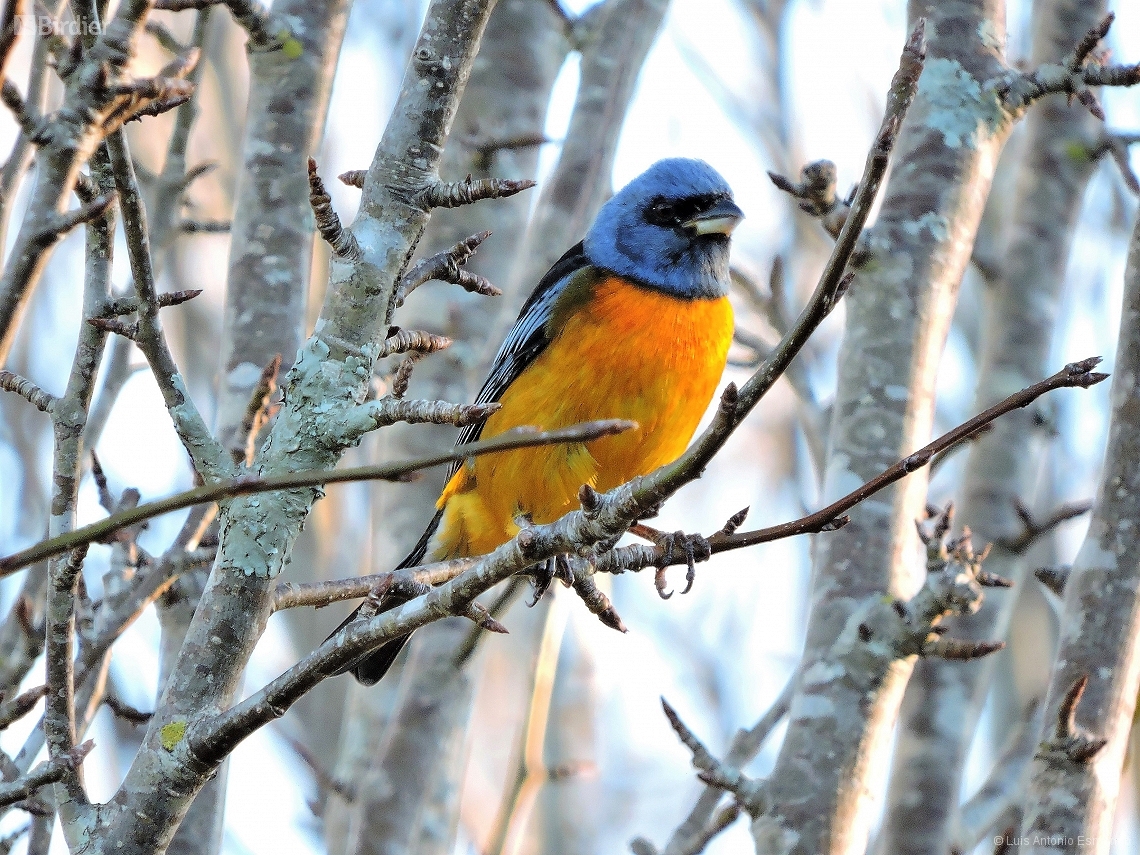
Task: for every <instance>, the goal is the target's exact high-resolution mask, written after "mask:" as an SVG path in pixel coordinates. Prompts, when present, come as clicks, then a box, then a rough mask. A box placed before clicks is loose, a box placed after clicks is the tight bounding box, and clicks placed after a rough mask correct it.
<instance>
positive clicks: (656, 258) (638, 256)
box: [584, 158, 732, 298]
mask: <svg viewBox="0 0 1140 855" xmlns="http://www.w3.org/2000/svg"><path fill="white" fill-rule="evenodd" d="M711 197H716V198H721V199H728V200H731V199H732V189H731V188H730V187H729V186H728V182H726V181H725V180H724V178H722V177H721V175H720V173H718V172H717V171H716V170H715V169H713V168H712V167H711V166H709V165H708V164H707V163H705V162H704V161H703V160H690V159H688V158H670V159H668V160H659V161H657V163H655V164H653V165H652V166H651V167H649V169H647V170H646V171H645V172H643V173H641V175H639V176H637V178H635V179H633V181H631V182H629V184H627V185H626V186H625V187H623V188H622V189H621V190H620V191H619V192H618V193H617V194H616V195H615V196H614V197H613V198H612V199H610V200H609V201H608V202H606V204H605V205H603V206H602V209H601V210H600V211H599V212H598V216H597V218H596V219H595V220H594V224H593V225H592V226H591V227H590V231H589V232H588V233H587V235H586V240H585V247H584V248H585V252H586V257H587V258H589V260H590V262H591V263H592V264H594V265H595V266H597V267H602V268H605V269H607V270H610V271H612V272H614V273H616V274H618V275H619V276H622V277H625V278H627V279H633V280H635V281H637V282H640V283H642V284H644V285H648V286H649V287H651V288H656V289H658V290H660V291H664V292H666V293H668V294H672V295H674V296H677V297H689V298H694V297H722V296H724V295H725V294H727V293H728V285H729V274H728V250H729V240H728V235H727V234H711V235H709V234H705V235H700V234H696V233H694V232H692V231H690V230H687V229H684V228H681V227H679V226H676V227H668V226H665V225H658V224H655V223H653V222H650V219H652V217H650V218H649V219H647V214H648V213H649V212H650V209H651V207H652V206H655V205H658V206H659V205H661V204H662V203H663V202H664V203H671V202H683V201H684V200H687V199H694V198H711Z"/></svg>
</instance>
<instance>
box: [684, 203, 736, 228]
mask: <svg viewBox="0 0 1140 855" xmlns="http://www.w3.org/2000/svg"><path fill="white" fill-rule="evenodd" d="M743 219H744V212H743V211H742V210H740V208H738V207H736V203H735V202H733V201H732V200H731V199H721V200H720V201H719V202H717V203H716V204H715V205H713V206H712V207H711V208H709V209H708V210H707V211H705V212H704V213H703V214H701V215H700V216H696V217H693V218H692V219H691V220H688V221H686V222H684V223H682V224H681V225H682V226H683V227H684V228H686V229H688V230H689V231H691V232H694V233H695V234H698V235H714V234H716V235H730V234H732V230H733V229H735V228H736V227H737V225H739V223H740V221H741V220H743Z"/></svg>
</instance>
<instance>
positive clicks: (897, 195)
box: [752, 2, 1012, 855]
mask: <svg viewBox="0 0 1140 855" xmlns="http://www.w3.org/2000/svg"><path fill="white" fill-rule="evenodd" d="M918 17H925V19H926V35H927V40H928V54H927V56H928V58H927V62H926V68H925V71H924V72H923V75H922V78H921V81H920V85H919V90H918V94H917V96H916V99H915V102H914V105H913V106H912V107H911V109H910V111H909V113H908V115H907V118H906V121H905V123H904V126H903V130H902V133H901V135H900V138H899V143H898V146H897V150H896V151H897V154H896V156H895V160H894V166H893V171H892V173H891V176H890V179H889V181H888V184H887V188H886V192H885V198H884V201H883V206H882V210H881V212H880V214H879V219H878V221H877V223H876V224H875V226H874V227H873V228H872V229H871V230H870V232H869V234H868V235H867V239H866V246H867V248H868V250H869V252H870V257H869V259H867V260H866V261H865V262H864V263H863V264H862V266H861V267H860V268H859V270H858V273H857V275H856V278H855V281H854V283H853V284H852V286H851V296H850V297H849V298H848V302H847V322H846V330H845V336H844V342H843V348H842V351H841V354H840V359H839V377H838V395H837V400H836V403H835V416H834V421H833V423H832V428H831V445H830V449H829V452H828V464H827V472H826V477H825V487H824V501H830V500H831V499H833V498H835V497H837V496H839V495H842V494H843V493H845V492H847V491H848V490H849V489H852V488H853V487H855V486H857V485H858V484H859V483H860V482H863V481H866V480H868V479H869V478H870V477H872V476H874V475H875V474H877V473H878V472H879V471H881V470H882V469H884V468H886V467H887V466H888V465H890V463H891V462H892V461H894V460H896V459H898V458H899V457H902V456H905V455H906V454H908V453H909V452H910V451H911V450H913V449H914V448H917V447H919V446H921V445H922V444H923V442H924V441H925V440H926V438H927V437H928V436H929V432H930V427H931V421H932V416H933V403H934V401H933V385H934V379H935V375H936V372H937V367H938V357H939V354H940V353H941V350H942V346H943V343H944V341H945V337H946V333H947V330H948V328H949V323H950V318H951V314H952V311H953V306H954V300H955V297H956V293H957V289H958V285H959V283H960V281H961V277H962V273H963V271H964V269H965V266H966V264H967V262H968V261H969V257H970V249H971V246H972V243H973V238H974V234H975V232H976V229H977V226H978V222H979V220H980V218H981V215H982V207H983V203H984V201H985V197H986V194H987V192H988V189H989V185H990V181H991V179H992V175H993V169H994V164H995V162H996V160H997V155H998V153H999V152H1000V150H1001V146H1002V144H1003V143H1004V141H1005V138H1006V136H1007V134H1008V131H1009V127H1010V124H1011V118H1012V117H1011V116H1010V115H1009V113H1008V112H1007V111H1006V110H1005V109H1004V108H1003V105H1002V104H1001V102H1000V101H999V100H998V99H997V97H996V96H995V95H994V94H993V93H991V92H989V91H987V89H986V87H985V83H986V81H988V80H990V79H992V78H994V77H995V76H997V75H999V74H1001V73H1002V72H1003V71H1004V66H1003V64H1002V61H1001V51H1000V48H1001V45H1002V43H1003V41H1004V32H1003V29H1004V8H1003V6H1002V4H1000V3H996V2H949V3H939V4H937V5H935V4H920V3H912V4H911V7H910V18H911V21H912V22H913V21H915V20H916V19H917V18H918ZM983 37H984V38H983ZM925 488H926V477H925V474H924V473H915V474H913V475H911V476H910V477H909V478H908V479H907V480H906V481H903V482H901V483H900V485H899V486H898V487H897V488H891V489H889V490H888V491H885V492H884V493H881V494H879V495H878V496H876V497H874V498H873V499H871V500H870V501H868V502H865V503H863V504H862V505H860V506H858V507H857V508H856V509H855V510H854V511H853V512H852V514H851V522H850V523H849V524H848V525H847V526H845V527H844V528H842V529H840V530H839V531H838V532H835V533H833V534H825V535H823V536H821V537H820V538H819V540H818V542H817V544H816V556H815V567H814V578H813V582H812V594H811V611H810V615H809V622H808V633H807V641H806V645H805V650H804V658H803V663H802V670H801V671H800V678H799V681H798V686H797V691H796V694H795V697H794V699H793V702H792V707H791V713H790V722H789V728H788V734H787V737H786V738H785V740H784V744H783V746H782V748H781V751H780V754H779V757H778V759H777V762H776V767H775V769H774V771H773V773H772V776H771V778H770V780H769V782H768V785H767V787H766V795H767V797H768V800H769V804H768V807H767V808H766V809H765V810H764V811H762V812H761V813H760V814H759V815H758V816H756V817H755V818H754V821H753V826H752V832H753V837H754V839H755V841H756V847H757V851H760V852H778V853H797V855H800V853H803V855H807V853H812V855H819V853H834V854H835V855H838V853H845V855H848V854H849V855H854V853H860V852H862V851H863V850H864V849H865V847H866V843H867V836H868V832H869V829H870V824H871V821H872V819H873V816H874V807H875V805H874V799H873V794H874V793H876V792H877V791H878V789H879V787H880V786H881V784H882V780H883V776H884V775H885V772H886V758H887V755H888V752H889V747H890V737H891V732H892V729H893V727H894V724H895V720H896V717H897V714H898V707H899V702H900V701H901V698H902V692H903V689H904V687H905V685H906V682H907V679H908V678H909V675H910V671H911V668H912V667H913V657H911V658H907V659H898V658H895V656H894V655H882V654H881V653H880V652H878V651H876V650H875V649H874V648H873V647H872V645H867V644H864V643H863V642H861V641H860V640H859V639H858V634H857V633H855V632H854V628H855V625H856V624H858V623H859V622H860V620H861V617H860V615H861V614H862V613H864V612H865V611H866V610H867V609H868V608H872V607H873V604H874V603H878V602H880V601H881V599H882V597H883V596H884V594H889V595H890V596H893V597H899V598H903V599H906V598H909V597H910V596H911V595H912V594H913V593H914V592H915V590H916V589H917V587H918V583H919V581H920V579H921V567H920V565H919V563H918V561H917V557H918V550H917V548H916V542H915V536H914V520H915V519H917V518H919V517H921V516H922V509H923V505H924V502H925Z"/></svg>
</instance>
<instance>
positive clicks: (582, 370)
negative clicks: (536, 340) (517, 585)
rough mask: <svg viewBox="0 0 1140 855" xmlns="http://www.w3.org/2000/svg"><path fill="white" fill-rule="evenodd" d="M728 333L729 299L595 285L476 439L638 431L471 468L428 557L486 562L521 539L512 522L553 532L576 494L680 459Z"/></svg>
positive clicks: (451, 493)
mask: <svg viewBox="0 0 1140 855" xmlns="http://www.w3.org/2000/svg"><path fill="white" fill-rule="evenodd" d="M732 329H733V320H732V308H731V306H730V305H729V303H728V299H727V298H720V299H713V300H684V299H679V298H675V297H669V296H667V295H665V294H661V293H658V292H655V291H650V290H647V289H643V288H639V287H636V286H633V285H630V284H628V283H625V282H622V281H621V280H618V279H614V278H609V279H606V280H603V281H602V282H600V283H598V284H597V285H596V286H595V290H594V294H593V297H592V299H591V300H589V301H587V303H586V305H585V306H584V307H582V308H580V309H579V310H577V311H576V312H574V313H573V314H572V315H570V316H569V317H568V318H567V319H566V322H565V324H564V326H563V328H562V331H561V333H560V334H559V335H558V336H557V337H556V338H555V339H554V340H553V341H552V342H550V344H549V345H547V347H546V349H545V350H544V351H543V352H542V353H541V354H539V356H538V357H537V358H536V359H535V361H534V362H533V363H532V364H531V365H530V366H529V367H528V368H527V369H526V370H525V371H524V372H523V373H522V374H521V375H519V377H518V378H516V379H515V381H514V382H513V383H512V384H511V385H510V387H509V388H508V389H507V390H506V392H504V393H503V395H502V396H501V398H500V403H501V404H502V409H500V410H499V411H498V412H496V413H495V414H494V415H493V416H491V418H489V419H488V420H487V423H486V425H485V426H484V428H483V434H482V435H483V437H484V438H490V437H493V436H496V435H498V434H501V433H503V432H504V431H507V430H510V429H512V428H515V427H519V426H520V425H534V426H537V427H539V428H542V429H544V430H551V429H554V428H560V427H566V426H568V425H572V424H575V423H578V422H584V421H591V420H594V419H611V418H620V419H631V420H633V421H636V422H637V423H638V428H637V429H636V430H631V431H627V432H626V433H623V434H619V435H617V436H611V437H604V438H602V439H598V440H594V441H593V442H589V443H585V444H581V445H562V446H548V447H543V448H533V449H522V450H519V451H510V452H503V453H500V454H491V455H484V456H481V457H478V458H475V460H474V461H472V462H469V463H468V464H466V465H465V466H464V467H463V468H462V469H460V470H459V471H458V472H456V474H455V476H454V477H453V478H452V479H451V481H450V482H449V483H448V485H447V487H446V489H445V490H444V492H443V495H442V496H441V497H440V500H439V507H441V508H443V509H444V515H443V519H442V520H441V524H440V527H439V529H438V532H437V535H436V539H435V541H434V543H433V548H432V553H433V557H434V558H436V559H442V558H448V557H455V556H460V555H480V554H483V553H485V552H490V551H491V550H493V549H494V548H496V547H497V546H499V545H501V544H502V543H504V542H505V541H507V540H508V539H510V538H511V537H513V536H514V535H515V533H517V531H518V526H517V525H516V522H515V520H516V519H517V518H518V517H519V516H520V515H526V516H527V517H529V518H530V519H532V520H533V521H534V522H536V523H548V522H553V521H554V520H556V519H558V518H559V517H560V516H562V515H563V514H565V513H566V512H567V511H570V510H572V509H573V508H574V507H576V506H577V496H578V490H579V488H580V487H581V485H582V484H589V485H591V486H592V487H595V488H596V489H598V490H608V489H611V488H612V487H615V486H617V485H618V484H622V483H624V482H626V481H628V480H630V479H631V478H633V477H635V476H637V475H644V474H647V473H649V472H651V471H653V470H654V469H656V468H657V467H659V466H661V465H663V464H665V463H669V462H670V461H672V460H674V459H676V458H677V457H678V456H679V455H680V454H681V452H683V451H684V450H685V447H686V446H687V445H688V443H689V440H690V439H692V436H693V433H694V431H695V430H696V428H697V424H698V423H699V422H700V420H701V417H702V416H703V415H704V412H705V410H706V409H707V408H708V404H709V400H710V399H711V398H712V395H713V392H714V391H716V386H717V383H718V382H719V380H720V377H721V374H722V373H723V371H724V365H725V360H726V358H727V356H728V347H729V344H730V342H731V341H732Z"/></svg>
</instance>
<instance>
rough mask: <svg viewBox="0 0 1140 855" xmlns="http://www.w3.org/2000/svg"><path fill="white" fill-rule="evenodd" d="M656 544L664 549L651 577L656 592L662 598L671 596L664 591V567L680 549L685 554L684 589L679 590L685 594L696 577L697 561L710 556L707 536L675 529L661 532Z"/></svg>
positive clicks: (710, 549) (668, 564) (710, 551)
mask: <svg viewBox="0 0 1140 855" xmlns="http://www.w3.org/2000/svg"><path fill="white" fill-rule="evenodd" d="M657 545H658V546H660V547H661V549H663V550H664V555H662V556H661V563H660V564H658V565H657V574H656V576H655V577H654V579H653V582H654V585H656V587H657V593H658V595H659V596H660V597H661V599H663V600H667V599H669V598H670V597H671V596H673V592H672V591H669V592H668V593H666V591H665V569H666V568H667V567H670V566H671V565H672V564H673V563H674V561H675V560H676V559H677V557H678V556H677V552H678V551H680V552H681V553H682V554H683V555H684V556H685V568H686V569H685V590H683V591H681V593H682V594H687V593H689V591H691V590H692V589H693V582H694V581H696V578H697V562H698V561H708V560H709V558H710V557H712V545H711V544H710V543H709V541H708V538H706V537H705V536H704V535H700V534H685V532H683V531H675V532H673V533H672V534H663V535H662V536H661V537H660V539H659V541H658V543H657Z"/></svg>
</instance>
